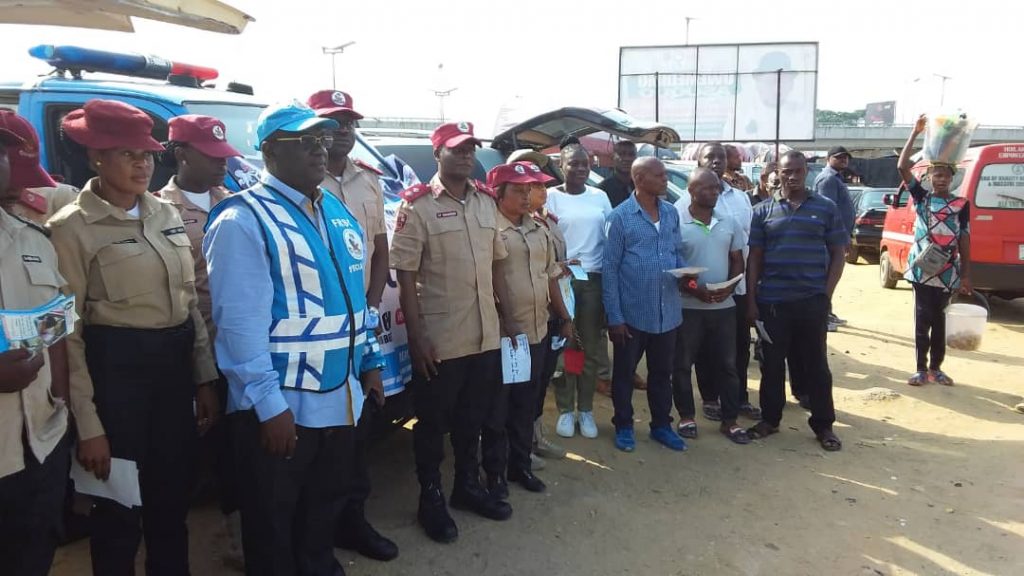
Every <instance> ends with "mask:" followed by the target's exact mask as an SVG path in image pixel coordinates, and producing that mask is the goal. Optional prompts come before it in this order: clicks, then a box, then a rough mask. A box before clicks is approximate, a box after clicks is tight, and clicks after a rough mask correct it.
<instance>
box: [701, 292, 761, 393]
mask: <svg viewBox="0 0 1024 576" xmlns="http://www.w3.org/2000/svg"><path fill="white" fill-rule="evenodd" d="M732 300H733V302H735V303H736V306H735V307H734V308H733V309H732V310H733V311H734V313H735V318H734V319H733V321H734V322H735V325H736V329H735V332H734V334H735V342H736V343H735V344H734V346H735V354H734V357H735V359H736V377H737V379H739V388H740V396H739V403H740V405H741V406H742V405H743V404H750V392H749V391H748V390H747V367H748V366H749V365H750V325H749V324H747V297H746V296H745V295H744V296H738V295H734V296H733V297H732ZM713 358H714V350H712V349H711V348H710V347H709V346H707V345H705V346H703V347H701V349H700V352H699V353H698V354H697V357H696V361H695V362H694V366H695V371H696V373H697V389H698V390H699V391H700V398H701V400H703V401H704V402H715V401H716V400H718V388H717V387H716V386H715V374H716V370H715V368H714V361H713V360H712V359H713Z"/></svg>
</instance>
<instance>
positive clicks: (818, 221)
mask: <svg viewBox="0 0 1024 576" xmlns="http://www.w3.org/2000/svg"><path fill="white" fill-rule="evenodd" d="M848 242H849V236H848V235H847V233H846V228H844V227H843V223H842V221H841V219H840V215H839V208H838V207H836V204H835V202H833V201H831V200H829V199H828V198H825V197H823V196H818V195H814V194H811V193H810V192H808V196H807V199H806V200H804V201H803V203H801V204H800V205H798V206H797V207H796V208H795V209H794V208H793V207H792V205H791V204H790V202H789V200H787V199H785V198H784V197H783V196H782V194H781V193H780V192H776V193H775V195H774V196H772V198H771V199H770V200H768V201H767V202H761V203H760V204H758V205H757V206H755V207H754V216H753V219H752V221H751V225H750V241H749V244H750V246H751V247H758V248H763V249H764V270H763V271H762V274H761V281H760V284H759V285H758V290H757V301H758V302H763V303H766V304H772V303H777V302H791V301H794V300H803V299H805V298H809V297H811V296H815V295H818V294H826V287H825V284H826V281H827V279H828V269H829V263H830V261H831V257H830V255H829V249H830V248H832V247H835V246H843V245H846V244H847V243H848Z"/></svg>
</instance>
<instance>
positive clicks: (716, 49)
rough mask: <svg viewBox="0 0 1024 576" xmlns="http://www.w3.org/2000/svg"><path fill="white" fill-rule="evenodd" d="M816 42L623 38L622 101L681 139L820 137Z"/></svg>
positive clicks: (627, 108) (623, 105)
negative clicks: (629, 41) (648, 42)
mask: <svg viewBox="0 0 1024 576" xmlns="http://www.w3.org/2000/svg"><path fill="white" fill-rule="evenodd" d="M817 88H818V44H817V43H816V42H792V43H778V44H709V45H690V46H624V47H622V48H620V49H619V108H622V109H623V110H625V111H626V112H627V113H628V114H630V115H632V116H635V117H637V118H640V119H642V120H653V121H657V122H661V123H665V124H668V125H670V126H672V127H673V128H675V129H676V131H677V132H679V135H680V136H681V137H682V138H683V140H692V141H708V140H723V141H773V140H775V139H776V112H778V115H779V126H778V139H779V140H785V141H800V140H814V109H815V104H816V102H817Z"/></svg>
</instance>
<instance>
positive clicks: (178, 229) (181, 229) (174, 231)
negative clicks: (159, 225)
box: [162, 226, 185, 236]
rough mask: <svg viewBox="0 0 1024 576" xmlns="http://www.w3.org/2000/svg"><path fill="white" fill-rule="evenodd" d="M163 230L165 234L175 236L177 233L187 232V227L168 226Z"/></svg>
mask: <svg viewBox="0 0 1024 576" xmlns="http://www.w3.org/2000/svg"><path fill="white" fill-rule="evenodd" d="M162 232H163V233H164V236H173V235H175V234H184V233H185V227H184V226H175V227H174V228H168V229H166V230H162Z"/></svg>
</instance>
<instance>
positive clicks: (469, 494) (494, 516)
mask: <svg viewBox="0 0 1024 576" xmlns="http://www.w3.org/2000/svg"><path fill="white" fill-rule="evenodd" d="M451 504H452V508H455V509H457V510H472V511H473V512H476V513H477V514H479V515H480V516H483V517H484V518H490V519H491V520H508V519H509V518H511V517H512V506H510V505H509V503H508V502H505V501H504V500H498V499H497V498H494V497H493V496H491V495H490V494H488V493H487V490H484V487H483V486H481V485H480V479H479V478H475V477H463V478H456V479H455V489H454V490H452V498H451Z"/></svg>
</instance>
